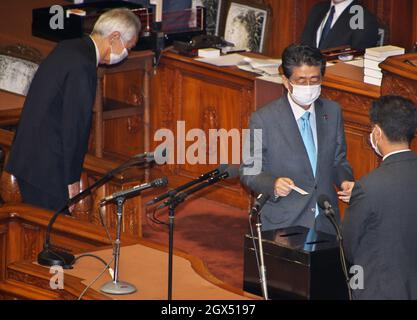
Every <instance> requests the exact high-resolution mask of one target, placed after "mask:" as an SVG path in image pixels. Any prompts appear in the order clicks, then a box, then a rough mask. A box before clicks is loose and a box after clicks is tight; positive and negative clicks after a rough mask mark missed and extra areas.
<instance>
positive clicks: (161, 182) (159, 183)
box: [100, 177, 168, 205]
mask: <svg viewBox="0 0 417 320" xmlns="http://www.w3.org/2000/svg"><path fill="white" fill-rule="evenodd" d="M167 184H168V179H167V178H166V177H162V178H158V179H155V180H154V181H151V182H147V183H142V184H139V185H137V186H134V187H132V188H130V189H126V190H122V191H118V192H115V193H113V194H112V195H110V196H107V197H105V198H103V199H102V200H101V201H100V205H103V204H105V203H107V202H109V201H113V200H115V199H117V198H120V197H125V198H126V197H131V196H134V195H136V194H137V193H139V192H141V191H143V190H146V189H149V188H156V187H165V186H166V185H167Z"/></svg>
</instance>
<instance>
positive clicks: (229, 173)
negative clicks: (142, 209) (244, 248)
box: [157, 165, 239, 210]
mask: <svg viewBox="0 0 417 320" xmlns="http://www.w3.org/2000/svg"><path fill="white" fill-rule="evenodd" d="M238 176H239V166H236V165H232V166H228V167H227V168H226V169H225V170H224V172H222V173H220V174H217V175H215V176H212V177H210V178H209V179H208V180H207V181H204V182H203V183H200V184H199V185H198V186H195V187H194V188H191V189H189V190H188V191H184V192H181V193H180V194H178V195H177V196H176V197H174V198H171V199H169V200H167V201H165V202H164V203H161V204H160V205H159V206H158V207H157V209H158V210H159V209H162V208H165V207H167V206H169V205H171V204H172V203H176V204H179V203H181V202H183V201H184V200H185V199H186V198H187V197H188V196H190V195H192V194H193V193H195V192H197V191H200V190H201V189H204V188H205V187H207V186H210V185H212V184H215V183H217V182H219V181H221V180H225V179H233V178H236V177H238Z"/></svg>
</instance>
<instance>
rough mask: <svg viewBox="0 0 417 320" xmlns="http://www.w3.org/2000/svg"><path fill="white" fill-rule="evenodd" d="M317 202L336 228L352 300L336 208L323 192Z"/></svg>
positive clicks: (341, 260) (350, 294) (342, 263)
mask: <svg viewBox="0 0 417 320" xmlns="http://www.w3.org/2000/svg"><path fill="white" fill-rule="evenodd" d="M317 204H318V205H319V207H320V208H322V209H323V210H324V214H325V215H326V217H327V218H328V219H329V220H330V222H331V224H332V225H333V227H334V229H335V230H336V236H337V241H338V242H339V250H340V264H341V265H342V270H343V274H344V276H345V279H346V284H347V292H348V295H349V300H352V291H351V290H350V284H349V275H348V271H347V264H346V255H345V251H344V248H343V237H342V233H341V232H340V228H339V226H338V225H337V222H336V218H335V213H334V209H333V207H332V205H331V203H330V199H329V197H328V196H326V195H325V194H321V195H320V196H319V198H318V200H317Z"/></svg>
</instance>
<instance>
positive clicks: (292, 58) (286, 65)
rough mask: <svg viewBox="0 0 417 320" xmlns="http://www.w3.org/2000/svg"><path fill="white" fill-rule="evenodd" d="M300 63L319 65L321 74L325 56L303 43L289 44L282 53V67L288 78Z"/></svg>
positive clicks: (324, 68)
mask: <svg viewBox="0 0 417 320" xmlns="http://www.w3.org/2000/svg"><path fill="white" fill-rule="evenodd" d="M302 65H308V66H314V67H320V71H321V75H322V76H324V72H325V71H326V58H325V57H324V56H323V54H322V53H321V52H320V50H319V49H316V48H312V47H310V46H305V45H296V44H293V45H290V46H289V47H288V48H286V49H285V50H284V52H283V53H282V69H283V70H284V75H285V76H286V77H287V78H288V79H289V78H290V77H291V76H292V74H293V70H294V68H295V67H301V66H302Z"/></svg>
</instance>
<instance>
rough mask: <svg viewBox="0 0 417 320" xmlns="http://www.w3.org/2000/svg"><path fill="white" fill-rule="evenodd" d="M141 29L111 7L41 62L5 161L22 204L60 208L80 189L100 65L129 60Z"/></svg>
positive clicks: (135, 21) (127, 14)
mask: <svg viewBox="0 0 417 320" xmlns="http://www.w3.org/2000/svg"><path fill="white" fill-rule="evenodd" d="M140 28H141V25H140V21H139V19H138V18H137V16H136V15H135V14H133V13H132V12H131V11H129V10H128V9H114V10H110V11H107V12H106V13H104V14H102V15H101V16H100V18H99V19H98V20H97V22H96V24H95V26H94V29H93V32H92V34H91V35H90V36H85V37H83V38H79V39H72V40H66V41H62V42H61V43H59V44H58V45H57V46H56V48H55V49H54V50H53V51H52V52H51V53H50V54H49V56H48V57H47V58H46V59H45V60H44V61H43V62H42V63H41V65H40V66H39V68H38V71H37V72H36V75H35V77H34V78H33V81H32V83H31V87H30V89H29V92H28V95H27V97H26V101H25V104H24V107H23V111H22V115H21V118H20V122H19V125H18V128H17V131H16V135H15V139H14V141H13V145H12V149H11V152H10V157H9V160H8V163H7V165H6V170H7V171H8V172H10V173H11V174H13V175H14V176H15V177H16V178H17V181H18V184H19V188H20V191H21V194H22V197H23V202H25V203H29V204H32V205H36V206H39V207H42V208H46V209H51V210H57V209H59V208H61V207H62V206H64V205H65V203H66V202H67V200H68V198H69V197H72V196H74V195H75V194H77V193H78V192H79V188H80V187H79V180H80V177H81V171H82V165H83V161H84V157H85V154H86V152H87V147H88V137H89V134H90V128H91V120H92V106H93V103H94V100H95V94H96V83H97V66H98V65H99V64H116V63H119V62H120V61H122V60H123V59H125V58H126V57H127V56H128V50H130V49H131V48H132V47H133V46H135V45H136V42H137V41H138V34H139V32H140Z"/></svg>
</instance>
